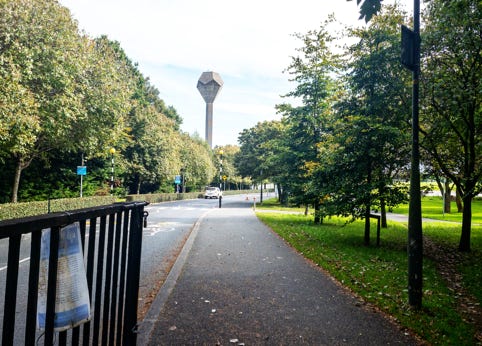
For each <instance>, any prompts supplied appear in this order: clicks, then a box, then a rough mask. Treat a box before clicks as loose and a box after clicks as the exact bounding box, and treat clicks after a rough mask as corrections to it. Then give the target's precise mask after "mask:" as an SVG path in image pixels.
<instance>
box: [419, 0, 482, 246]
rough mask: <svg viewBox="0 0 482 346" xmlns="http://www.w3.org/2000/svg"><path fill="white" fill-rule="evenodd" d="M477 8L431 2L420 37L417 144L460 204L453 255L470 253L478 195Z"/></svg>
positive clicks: (465, 0)
mask: <svg viewBox="0 0 482 346" xmlns="http://www.w3.org/2000/svg"><path fill="white" fill-rule="evenodd" d="M481 22H482V3H481V2H480V1H477V0H456V1H450V2H447V1H433V2H431V3H430V4H429V5H428V14H427V18H426V28H425V35H424V37H423V41H422V42H423V43H424V46H423V55H424V59H423V60H424V62H425V63H424V65H425V66H423V67H424V69H425V70H426V71H430V72H429V73H425V74H424V78H423V87H424V88H423V89H424V92H425V97H424V100H423V102H424V104H423V106H424V108H423V112H422V119H421V129H420V131H421V133H422V136H423V138H422V143H421V145H422V146H423V147H424V149H425V150H426V151H427V152H428V153H429V155H430V159H431V160H433V161H434V162H436V163H437V164H438V166H439V167H440V169H441V170H442V172H443V173H444V175H445V176H447V177H448V178H449V179H450V180H451V181H452V182H453V183H454V184H455V186H456V188H457V190H458V191H459V192H460V193H461V195H462V200H463V204H464V208H463V218H462V232H461V237H460V242H459V250H461V251H470V232H471V220H472V199H473V198H474V197H475V196H476V195H477V194H478V193H479V192H481V184H480V181H481V177H482V166H481V165H480V162H481V160H482V147H481V146H480V143H481V141H482V117H481V115H482V27H481V25H480V23H481Z"/></svg>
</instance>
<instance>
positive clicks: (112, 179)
mask: <svg viewBox="0 0 482 346" xmlns="http://www.w3.org/2000/svg"><path fill="white" fill-rule="evenodd" d="M109 153H110V157H111V167H110V194H111V195H113V193H114V154H115V149H114V148H110V150H109Z"/></svg>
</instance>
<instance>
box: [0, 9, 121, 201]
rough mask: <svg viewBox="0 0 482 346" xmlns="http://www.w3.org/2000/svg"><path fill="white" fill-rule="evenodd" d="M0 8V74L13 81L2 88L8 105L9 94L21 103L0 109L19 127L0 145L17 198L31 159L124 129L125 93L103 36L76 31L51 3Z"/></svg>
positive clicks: (93, 143)
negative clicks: (94, 37)
mask: <svg viewBox="0 0 482 346" xmlns="http://www.w3.org/2000/svg"><path fill="white" fill-rule="evenodd" d="M0 13H1V15H0V47H1V48H0V57H1V59H0V75H2V76H3V77H5V80H6V81H12V82H13V83H12V84H10V83H2V87H3V88H5V89H4V90H2V94H4V95H11V96H13V98H10V101H9V103H10V104H11V103H12V102H11V101H12V100H13V99H14V98H15V97H20V98H21V99H22V101H21V103H22V104H23V105H22V106H21V107H17V109H12V108H11V107H5V108H4V110H3V112H2V117H4V118H3V119H2V120H0V121H2V122H7V123H8V125H7V128H9V127H10V128H12V127H15V128H16V131H17V132H18V131H19V130H20V129H21V133H20V135H19V136H16V137H11V138H10V141H6V142H2V143H1V144H0V145H1V146H2V148H3V150H1V152H2V153H3V155H4V157H5V159H6V160H9V161H13V162H14V163H15V167H16V169H15V173H14V177H13V179H12V194H11V195H12V198H11V200H12V201H13V202H16V201H17V193H18V188H19V183H20V176H21V173H22V171H23V170H24V169H25V168H27V167H28V166H29V165H30V163H31V162H32V160H34V159H38V158H43V159H48V156H49V155H50V153H53V152H55V151H61V152H77V151H82V152H86V153H87V154H88V155H94V153H95V152H98V151H99V149H100V148H102V147H103V146H105V145H106V144H107V145H108V144H109V143H112V142H115V141H116V139H117V138H119V137H120V136H121V133H122V132H123V129H124V128H125V125H124V123H123V114H125V112H127V111H128V109H129V106H128V105H127V104H128V103H129V97H128V96H127V95H128V94H129V91H128V87H127V86H126V83H125V82H126V79H125V78H124V75H123V71H124V69H123V68H122V67H121V66H120V65H116V64H114V62H115V61H116V60H115V57H114V55H115V53H114V52H112V50H110V48H109V47H108V45H104V44H103V42H102V41H97V42H95V43H94V42H92V41H91V40H89V39H87V38H86V37H82V36H80V35H79V31H78V28H77V25H76V23H75V22H74V21H73V19H72V18H71V16H70V12H69V11H68V10H67V9H66V8H64V7H62V6H60V5H59V4H58V2H56V1H53V0H40V1H33V0H19V1H2V2H0ZM8 88H10V90H8ZM12 88H14V90H12ZM11 111H18V114H15V115H14V116H15V117H16V118H18V119H19V121H17V124H16V125H14V126H12V124H13V123H12V122H11V121H8V119H7V115H6V113H7V112H11ZM8 116H9V117H12V114H11V113H9V115H8ZM28 117H30V120H27V118H28ZM22 119H23V120H22ZM12 132H13V133H15V131H12ZM6 149H7V150H6ZM102 151H104V150H103V149H102Z"/></svg>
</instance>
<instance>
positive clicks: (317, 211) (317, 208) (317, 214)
mask: <svg viewBox="0 0 482 346" xmlns="http://www.w3.org/2000/svg"><path fill="white" fill-rule="evenodd" d="M314 207H315V224H317V225H318V224H319V223H320V202H318V201H315V203H314Z"/></svg>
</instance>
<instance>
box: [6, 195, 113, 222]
mask: <svg viewBox="0 0 482 346" xmlns="http://www.w3.org/2000/svg"><path fill="white" fill-rule="evenodd" d="M114 202H116V198H115V197H113V196H96V197H83V198H61V199H52V200H50V201H37V202H25V203H5V204H0V220H7V219H16V218H21V217H26V216H34V215H42V214H47V213H48V212H51V213H53V212H58V211H66V210H75V209H82V208H90V207H95V206H98V205H108V204H112V203H114Z"/></svg>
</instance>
